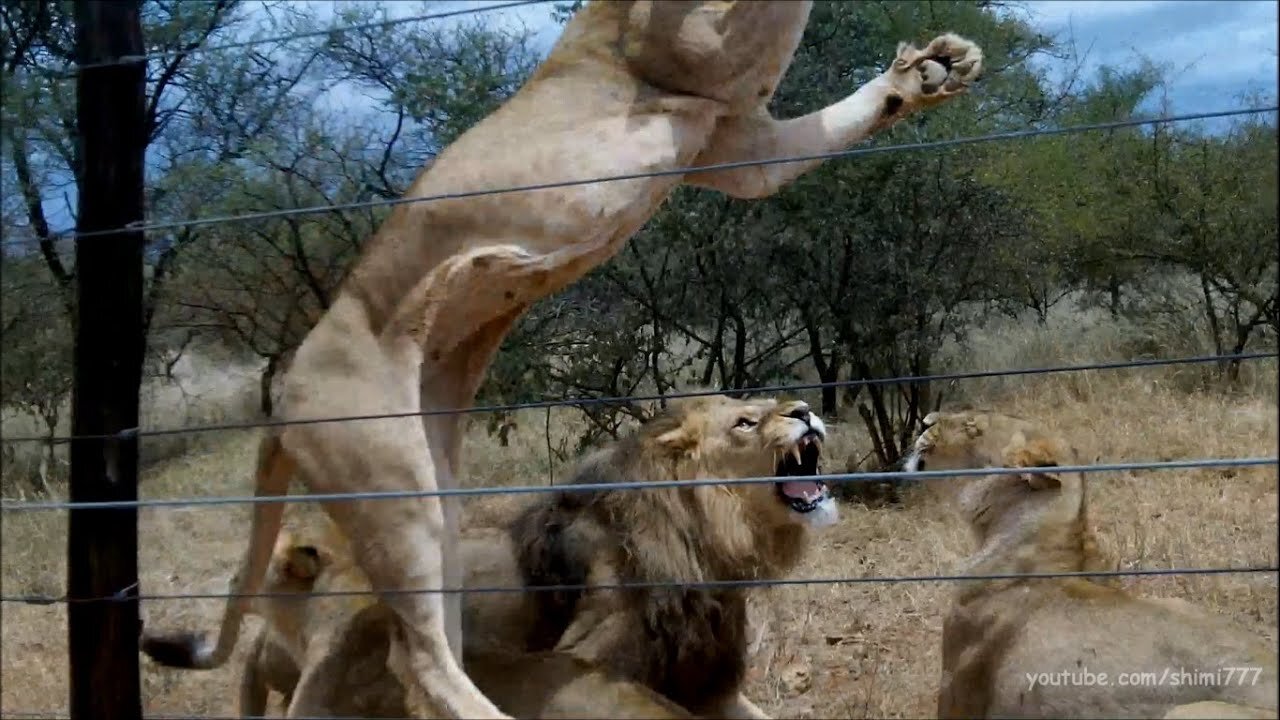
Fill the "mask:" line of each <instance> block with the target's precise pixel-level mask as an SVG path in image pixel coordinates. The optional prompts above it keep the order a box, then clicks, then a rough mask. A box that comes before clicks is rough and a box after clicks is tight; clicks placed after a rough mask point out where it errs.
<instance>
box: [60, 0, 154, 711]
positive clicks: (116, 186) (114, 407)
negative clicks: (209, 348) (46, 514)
mask: <svg viewBox="0 0 1280 720" xmlns="http://www.w3.org/2000/svg"><path fill="white" fill-rule="evenodd" d="M75 20H76V50H77V59H78V62H79V63H80V64H81V65H86V64H88V65H92V64H95V63H113V62H118V61H119V60H120V59H121V58H124V57H132V56H140V55H142V54H143V52H144V49H143V45H142V21H141V3H140V2H139V0H105V1H97V0H94V1H93V2H90V1H89V0H78V1H77V2H76V3H75ZM76 102H77V110H76V115H77V129H78V131H79V135H80V137H79V151H80V157H81V164H82V168H83V181H82V182H81V184H80V196H79V212H78V218H77V225H76V230H77V232H80V233H87V232H100V231H109V230H113V229H116V228H123V227H125V226H126V225H128V224H129V223H134V222H139V221H141V220H142V218H143V156H144V153H145V150H146V145H147V142H146V140H147V128H146V126H145V124H144V118H145V114H144V111H145V107H146V105H145V102H146V64H145V61H143V60H138V61H137V62H127V63H124V64H114V65H106V66H100V67H88V68H84V69H82V70H80V71H79V75H78V78H77V82H76ZM142 253H143V234H142V233H141V232H138V231H128V232H110V233H107V234H102V235H94V236H92V237H77V238H76V269H75V272H76V286H77V296H76V323H75V333H76V339H75V354H74V359H75V380H74V385H73V388H72V419H71V425H72V434H73V435H77V436H79V435H111V436H113V437H112V438H111V439H105V440H101V439H96V440H77V441H73V442H72V445H71V501H72V502H73V503H75V502H92V501H119V500H136V499H137V496H138V439H137V436H136V435H128V436H126V437H123V438H121V437H119V436H117V435H116V434H117V433H120V432H121V431H127V430H130V429H132V428H136V427H137V426H138V390H139V387H140V385H141V383H142V354H143V349H144V344H145V342H146V339H145V338H144V337H143V329H142V282H143V281H142V260H143V254H142ZM137 531H138V523H137V510H136V509H134V508H127V509H105V510H77V509H72V510H71V511H70V517H69V522H68V531H67V595H68V597H69V599H70V603H69V605H68V606H67V625H68V628H67V636H68V637H67V639H68V650H69V653H70V665H71V667H70V671H71V702H70V711H71V718H72V720H90V718H92V719H93V720H140V719H141V717H142V697H141V683H140V671H139V662H138V660H139V656H138V635H139V631H140V623H139V615H138V601H137V595H138V532H137ZM90 598H110V599H105V600H88V599H90Z"/></svg>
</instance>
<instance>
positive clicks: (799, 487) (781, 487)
mask: <svg viewBox="0 0 1280 720" xmlns="http://www.w3.org/2000/svg"><path fill="white" fill-rule="evenodd" d="M821 455H822V436H821V435H820V434H819V433H818V431H817V430H810V431H809V432H807V433H805V434H804V436H803V437H801V438H800V439H799V440H797V441H796V444H795V446H793V447H792V448H791V449H790V450H788V451H787V452H785V453H783V454H782V459H781V460H779V461H778V466H777V470H776V472H775V474H776V475H779V476H784V477H808V476H812V475H817V474H818V458H819V457H820V456H821ZM774 487H775V488H776V489H777V491H778V497H779V498H781V499H782V501H783V502H785V503H786V504H787V505H789V506H790V507H791V509H792V510H795V511H796V512H798V513H802V514H803V513H809V512H813V511H814V510H816V509H817V508H818V506H819V505H820V504H822V502H823V501H824V500H826V499H827V498H828V497H829V494H830V493H829V491H828V490H827V484H826V483H824V482H822V481H821V480H788V481H786V482H780V483H777V484H776V485H775V486H774Z"/></svg>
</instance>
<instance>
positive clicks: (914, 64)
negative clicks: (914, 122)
mask: <svg viewBox="0 0 1280 720" xmlns="http://www.w3.org/2000/svg"><path fill="white" fill-rule="evenodd" d="M893 72H894V73H896V74H899V75H900V76H902V75H904V74H907V73H910V74H911V75H914V76H915V77H912V78H911V82H910V84H911V85H912V86H913V87H911V88H910V89H911V90H914V91H915V92H918V93H919V98H918V100H919V101H920V102H922V103H923V104H933V103H936V102H940V101H942V100H944V99H946V98H949V97H951V96H953V95H959V94H961V93H964V92H965V91H966V90H968V88H969V84H970V83H972V82H973V81H974V80H976V79H977V78H978V75H979V74H980V73H981V72H982V48H980V47H978V45H977V44H975V43H974V42H973V41H971V40H966V39H965V38H962V37H960V36H959V35H956V34H955V33H945V34H943V35H939V36H938V37H936V38H934V39H933V40H932V41H930V42H929V44H928V45H926V46H925V48H924V49H923V50H920V49H918V48H916V47H915V46H914V45H912V44H910V43H905V42H903V43H899V44H898V54H897V57H896V58H895V59H894V61H893ZM908 77H909V76H908ZM904 89H905V88H904Z"/></svg>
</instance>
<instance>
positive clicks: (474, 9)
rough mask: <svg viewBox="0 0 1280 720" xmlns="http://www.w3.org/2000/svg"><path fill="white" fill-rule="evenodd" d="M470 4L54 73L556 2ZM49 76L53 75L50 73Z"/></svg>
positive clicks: (64, 74) (62, 75)
mask: <svg viewBox="0 0 1280 720" xmlns="http://www.w3.org/2000/svg"><path fill="white" fill-rule="evenodd" d="M469 1H470V2H471V3H472V4H470V5H468V6H467V7H465V8H462V9H459V10H445V11H441V12H433V13H426V14H423V15H406V16H405V17H400V18H388V19H386V20H374V21H371V22H367V23H357V24H354V25H334V26H331V27H328V28H325V29H323V30H306V31H302V32H296V33H289V34H286V35H274V36H272V37H265V38H250V39H248V40H237V41H235V42H229V43H223V44H220V45H198V46H196V47H193V48H179V49H175V50H164V51H161V52H154V53H146V54H145V55H124V56H122V57H120V58H118V59H116V60H104V61H102V62H95V63H84V64H82V65H76V66H74V67H70V68H67V69H66V70H65V71H61V72H59V73H58V74H57V77H59V78H74V77H76V76H77V75H78V74H79V73H80V72H83V71H85V70H97V69H99V68H107V67H117V66H120V65H132V64H134V63H137V62H146V61H150V60H164V59H166V58H171V57H177V56H179V55H184V56H186V55H203V54H205V53H212V52H219V51H222V50H238V49H240V48H247V47H253V46H255V45H273V44H276V43H289V42H293V41H294V40H306V39H308V38H314V37H326V36H327V37H332V36H334V35H341V34H342V33H346V32H357V31H359V30H376V29H378V28H389V27H394V26H396V25H407V24H409V23H414V22H425V21H428V20H442V19H444V18H451V17H458V16H461V15H476V14H479V13H484V12H489V11H492V10H509V9H511V8H516V7H522V6H525V5H545V4H548V3H552V2H556V0H518V2H506V3H499V4H497V5H480V6H477V5H475V4H474V3H475V0H469ZM50 75H52V74H50Z"/></svg>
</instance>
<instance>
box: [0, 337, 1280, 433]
mask: <svg viewBox="0 0 1280 720" xmlns="http://www.w3.org/2000/svg"><path fill="white" fill-rule="evenodd" d="M1277 357H1280V352H1276V351H1272V352H1252V353H1236V354H1232V355H1196V356H1192V357H1181V358H1144V359H1136V360H1119V361H1115V362H1098V363H1084V364H1080V365H1050V366H1044V367H1037V368H1012V369H1006V370H970V371H964V372H954V373H937V374H932V375H901V376H898V377H891V378H862V379H856V380H835V381H831V382H819V383H791V384H785V385H761V386H756V387H748V388H739V389H728V390H696V391H687V392H674V393H666V394H662V395H625V396H613V397H577V398H560V399H555V400H538V401H534V402H527V403H510V404H505V405H476V406H473V407H468V408H448V409H439V410H413V411H405V412H396V413H380V414H374V415H343V416H339V417H324V418H299V419H278V418H277V419H270V418H267V419H262V420H248V421H245V422H236V423H213V424H208V425H188V426H182V427H172V428H153V429H149V430H144V429H139V428H131V429H127V430H122V431H120V432H117V433H108V434H97V435H62V436H48V435H43V436H42V435H17V436H14V437H0V443H3V444H11V443H13V444H16V443H41V444H54V445H57V444H63V443H69V442H74V441H77V440H126V439H129V438H133V437H160V436H166V435H188V434H197V433H206V432H221V431H228V430H250V429H253V428H270V427H281V426H286V425H315V424H322V423H334V422H355V421H362V420H391V419H397V418H410V417H436V416H440V415H475V414H483V413H497V412H516V411H520V410H542V409H546V408H553V407H576V408H582V407H589V406H592V405H622V404H626V403H634V402H657V401H668V400H678V399H681V398H696V397H709V396H712V395H752V394H760V393H786V392H799V391H803V390H821V389H823V388H845V387H870V386H878V385H908V384H913V383H927V382H944V381H952V380H976V379H981V378H996V377H1015V376H1020V375H1051V374H1058V373H1071V372H1085V371H1092V370H1124V369H1131V368H1150V367H1166V366H1178V365H1197V364H1205V363H1225V362H1236V361H1249V360H1266V359H1275V358H1277Z"/></svg>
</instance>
